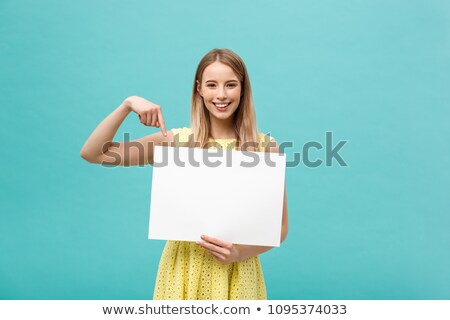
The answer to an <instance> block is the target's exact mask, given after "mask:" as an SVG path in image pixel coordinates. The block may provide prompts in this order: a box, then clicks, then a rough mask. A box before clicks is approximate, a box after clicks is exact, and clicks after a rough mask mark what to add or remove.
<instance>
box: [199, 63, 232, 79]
mask: <svg viewBox="0 0 450 320" xmlns="http://www.w3.org/2000/svg"><path fill="white" fill-rule="evenodd" d="M208 80H215V81H229V80H238V81H239V79H238V77H237V75H236V74H235V73H234V71H233V69H231V67H229V66H227V65H226V64H223V63H222V62H219V61H215V62H213V63H211V64H210V65H209V66H207V67H206V68H205V70H204V71H203V81H208Z"/></svg>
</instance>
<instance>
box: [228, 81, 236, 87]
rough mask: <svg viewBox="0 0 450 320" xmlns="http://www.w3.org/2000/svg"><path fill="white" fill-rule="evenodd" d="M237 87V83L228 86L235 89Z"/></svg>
mask: <svg viewBox="0 0 450 320" xmlns="http://www.w3.org/2000/svg"><path fill="white" fill-rule="evenodd" d="M236 86H237V84H236V83H234V82H233V83H229V84H228V85H227V87H228V88H234V87H236Z"/></svg>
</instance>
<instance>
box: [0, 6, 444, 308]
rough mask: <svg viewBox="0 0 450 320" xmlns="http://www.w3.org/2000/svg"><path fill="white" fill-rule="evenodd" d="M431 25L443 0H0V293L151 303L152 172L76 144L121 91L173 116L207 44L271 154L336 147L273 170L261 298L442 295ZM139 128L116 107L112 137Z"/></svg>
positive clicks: (439, 43)
mask: <svg viewBox="0 0 450 320" xmlns="http://www.w3.org/2000/svg"><path fill="white" fill-rule="evenodd" d="M449 18H450V4H449V2H448V1H444V0H443V1H437V0H432V1H430V0H428V1H411V0H409V1H406V0H403V1H385V0H384V1H369V0H361V1H332V0H327V1H280V2H275V1H237V0H232V1H227V2H223V1H190V2H188V1H186V2H181V1H178V2H175V1H172V2H168V1H127V2H125V1H105V0H102V1H77V2H74V1H49V0H44V1H12V0H2V1H0V40H1V41H0V48H1V51H0V70H1V71H0V72H1V78H0V79H1V80H0V81H1V83H0V92H1V110H2V111H1V113H2V125H1V127H0V132H1V138H2V141H1V144H2V145H1V150H2V156H1V158H0V161H1V175H0V179H1V188H2V190H1V193H0V199H1V207H0V210H1V223H0V252H1V254H0V298H2V299H150V298H151V297H152V293H153V288H154V281H155V276H156V272H157V267H158V262H159V257H160V254H161V251H162V248H163V245H164V242H163V241H151V240H148V239H147V230H148V220H149V199H150V186H151V177H152V169H151V167H142V168H140V167H129V168H105V167H101V166H98V165H92V164H89V163H87V162H85V161H84V160H83V159H82V158H81V157H80V156H79V152H80V149H81V147H82V145H83V144H84V142H85V140H86V139H87V138H88V136H89V135H90V133H91V132H92V131H93V129H94V128H95V127H96V125H97V124H98V123H100V121H101V120H103V119H104V118H105V117H106V116H107V115H108V114H110V113H111V112H112V111H113V110H114V109H115V108H116V107H117V106H118V105H119V104H120V103H121V102H122V101H123V100H124V99H125V98H126V97H127V96H130V95H139V96H143V97H145V98H147V99H149V100H151V101H153V102H155V103H157V104H160V105H161V106H162V107H163V112H164V116H165V119H166V123H167V125H168V127H170V128H176V127H183V126H189V112H190V110H189V100H190V94H191V87H192V82H193V77H194V72H195V68H196V66H197V64H198V62H199V60H200V59H201V57H202V56H203V55H204V54H205V53H206V52H207V51H209V50H210V49H212V48H215V47H226V48H230V49H232V50H234V51H236V52H237V53H238V54H240V55H241V56H242V58H243V59H244V60H245V62H246V64H247V67H248V70H249V73H250V77H251V82H252V87H253V91H254V99H255V103H256V108H257V116H258V124H259V128H260V130H261V131H263V132H266V133H267V132H271V133H272V135H273V136H274V137H275V138H276V139H277V141H278V142H279V143H280V142H283V141H293V142H294V147H293V148H290V149H287V150H286V152H287V158H288V159H292V158H293V155H294V153H295V152H301V151H302V150H301V148H302V146H303V144H305V143H306V142H308V141H318V142H320V143H322V144H324V142H325V132H326V131H333V139H334V141H335V144H336V143H337V142H338V141H340V140H348V142H347V144H346V145H345V146H344V147H343V148H342V149H341V152H340V154H341V156H342V157H343V158H344V159H345V161H346V162H347V163H348V164H349V166H348V167H340V166H338V164H337V163H336V162H334V164H333V166H332V167H325V166H324V165H322V166H320V167H318V168H308V167H305V166H304V165H300V166H297V167H295V168H290V169H288V170H287V172H286V174H287V191H288V203H289V227H290V229H289V235H288V238H287V240H286V242H285V243H283V245H282V247H280V248H278V249H274V250H271V251H269V252H267V253H265V254H263V255H262V256H261V260H262V264H263V269H264V274H265V279H266V284H267V290H268V297H269V299H450V273H449V270H450V232H449V230H450V216H449V207H450V206H449V200H448V199H449V198H448V193H449V191H448V190H449V189H448V188H449V182H450V179H449V178H450V170H449V165H450V150H449V143H448V139H449V137H450V130H449V119H450V108H449V107H450V106H449V101H450V94H449V92H450V91H449V87H448V85H449V80H450V79H449V78H450V77H449V75H450V68H449V66H450V63H449V61H450V59H449V52H450V42H449V40H450V29H449V27H450V23H449ZM156 131H157V130H156V129H155V128H148V127H145V126H143V125H141V124H140V123H139V121H138V119H137V116H136V115H135V114H132V115H130V116H129V117H128V118H127V119H126V120H125V122H124V123H123V125H122V126H121V128H120V129H119V131H118V133H117V135H116V140H121V139H122V137H123V133H124V132H130V133H131V139H136V138H139V137H141V136H144V135H147V134H150V133H153V132H156ZM312 156H313V157H314V158H315V157H317V158H321V159H324V153H323V150H322V151H317V152H315V153H313V154H312Z"/></svg>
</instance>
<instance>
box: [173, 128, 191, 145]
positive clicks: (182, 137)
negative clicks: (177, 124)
mask: <svg viewBox="0 0 450 320" xmlns="http://www.w3.org/2000/svg"><path fill="white" fill-rule="evenodd" d="M171 131H172V134H173V138H174V141H179V142H188V141H189V136H190V135H191V134H192V129H191V128H186V127H183V128H174V129H171Z"/></svg>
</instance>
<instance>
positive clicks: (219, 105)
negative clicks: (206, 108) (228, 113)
mask: <svg viewBox="0 0 450 320" xmlns="http://www.w3.org/2000/svg"><path fill="white" fill-rule="evenodd" d="M214 105H215V106H216V107H218V108H225V107H226V106H228V103H220V104H219V103H215V104H214Z"/></svg>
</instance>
